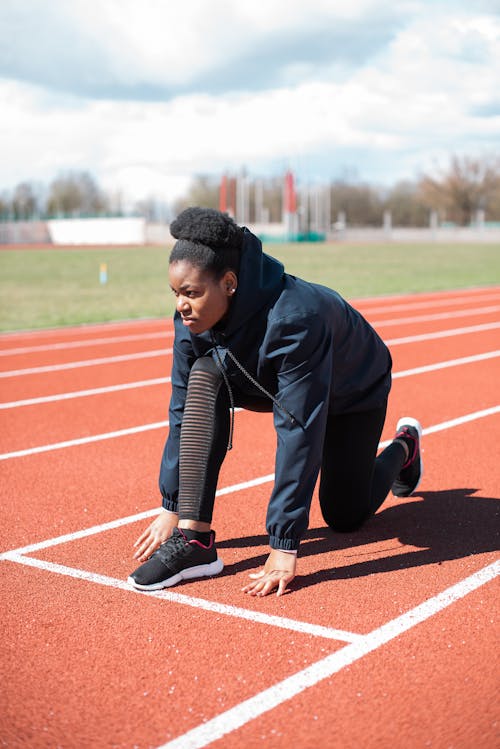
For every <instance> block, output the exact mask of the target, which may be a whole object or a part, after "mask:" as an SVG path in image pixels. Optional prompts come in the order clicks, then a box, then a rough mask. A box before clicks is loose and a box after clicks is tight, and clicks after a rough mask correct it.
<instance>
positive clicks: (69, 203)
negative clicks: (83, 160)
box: [47, 172, 108, 216]
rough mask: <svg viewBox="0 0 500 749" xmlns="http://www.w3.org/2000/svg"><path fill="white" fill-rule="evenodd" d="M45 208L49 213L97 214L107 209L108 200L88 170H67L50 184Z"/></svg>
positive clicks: (67, 214)
mask: <svg viewBox="0 0 500 749" xmlns="http://www.w3.org/2000/svg"><path fill="white" fill-rule="evenodd" d="M47 210H48V212H49V214H51V215H64V216H82V215H87V216H88V215H93V216H96V215H97V216H98V215H102V214H103V213H106V212H107V210H108V201H107V198H106V196H105V195H104V193H103V192H101V190H100V188H99V187H98V185H97V183H96V181H95V180H94V178H93V177H92V176H91V175H90V174H89V173H88V172H69V173H67V174H64V175H61V176H60V177H58V178H57V179H55V180H54V181H53V182H52V184H51V185H50V192H49V198H48V201H47Z"/></svg>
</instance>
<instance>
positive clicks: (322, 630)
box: [3, 552, 363, 642]
mask: <svg viewBox="0 0 500 749" xmlns="http://www.w3.org/2000/svg"><path fill="white" fill-rule="evenodd" d="M3 558H4V559H6V560H8V561H10V562H17V563H19V564H24V565H27V566H28V567H36V568H37V569H40V570H45V571H47V572H55V573H57V574H58V575H66V576H68V577H74V578H76V579H78V580H86V581H87V582H90V583H97V584H98V585H107V586H108V587H111V588H118V589H119V590H125V591H126V592H127V593H135V594H139V595H144V596H149V597H150V598H159V599H161V600H164V601H170V602H171V603H178V604H181V605H183V606H191V607H193V608H197V609H203V610H204V611H210V612H211V613H215V614H225V615H226V616H233V617H236V618H238V619H247V620H248V621H251V622H255V623H258V624H266V625H268V626H273V627H280V628H281V629H291V630H293V631H294V632H302V633H303V634H308V635H313V636H314V637H324V638H326V639H327V640H340V641H343V642H356V641H357V640H360V639H362V637H363V635H359V634H356V633H354V632H347V631H345V630H343V629H333V628H332V627H323V626H322V625H321V624H310V623H309V622H300V621H296V620H295V619H288V618H287V617H282V616H275V615H273V614H265V613H263V612H261V611H252V610H250V609H243V608H240V607H239V606H230V605H229V604H225V603H218V602H217V601H208V600H206V599H204V598H195V597H194V596H186V595H184V594H183V593H174V592H172V591H169V590H153V591H143V590H136V589H135V588H133V587H132V586H131V585H130V584H129V583H127V582H126V581H125V580H119V579H118V578H115V577H108V576H107V575H100V574H98V573H96V572H88V571H87V570H80V569H77V568H75V567H67V566H66V565H63V564H56V563H54V562H47V561H45V560H42V559H35V558H34V557H25V556H22V555H21V554H15V553H13V552H11V553H10V554H5V555H3Z"/></svg>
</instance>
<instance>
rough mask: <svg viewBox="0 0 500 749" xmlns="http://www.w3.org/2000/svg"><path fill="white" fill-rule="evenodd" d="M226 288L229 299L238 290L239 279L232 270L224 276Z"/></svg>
mask: <svg viewBox="0 0 500 749" xmlns="http://www.w3.org/2000/svg"><path fill="white" fill-rule="evenodd" d="M223 283H224V287H225V289H226V293H227V295H228V296H229V297H232V296H233V295H234V293H235V291H236V289H237V288H238V278H237V276H236V273H234V271H232V270H228V271H227V272H226V273H225V274H224V279H223Z"/></svg>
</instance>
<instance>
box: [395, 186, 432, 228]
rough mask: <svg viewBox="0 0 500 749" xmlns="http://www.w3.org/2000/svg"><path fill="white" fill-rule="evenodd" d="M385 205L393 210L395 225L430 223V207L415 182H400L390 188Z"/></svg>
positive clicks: (424, 224) (422, 224)
mask: <svg viewBox="0 0 500 749" xmlns="http://www.w3.org/2000/svg"><path fill="white" fill-rule="evenodd" d="M384 205H385V208H386V209H387V210H389V211H390V212H391V216H392V223H393V226H428V225H429V209H428V207H427V205H426V204H425V203H424V201H423V200H422V198H421V195H420V191H419V187H418V184H417V183H415V182H406V181H404V182H398V183H397V184H396V185H394V187H392V188H391V189H390V190H389V193H388V194H387V197H386V199H385V202H384Z"/></svg>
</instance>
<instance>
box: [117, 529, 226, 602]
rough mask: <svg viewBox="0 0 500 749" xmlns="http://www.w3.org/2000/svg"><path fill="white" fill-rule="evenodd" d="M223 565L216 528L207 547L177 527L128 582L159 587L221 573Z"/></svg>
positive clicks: (141, 587)
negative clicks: (216, 544) (218, 553)
mask: <svg viewBox="0 0 500 749" xmlns="http://www.w3.org/2000/svg"><path fill="white" fill-rule="evenodd" d="M223 567H224V564H223V562H222V559H220V558H219V557H218V556H217V549H216V548H215V533H214V531H211V532H210V543H209V544H208V546H204V545H203V544H202V543H200V541H196V540H193V541H188V539H187V538H186V536H185V535H184V533H183V532H182V530H181V529H180V528H174V530H173V531H172V535H171V536H170V538H169V539H167V541H165V542H164V543H162V544H161V546H160V547H159V549H157V550H156V551H155V552H154V554H152V555H151V556H150V558H149V559H148V560H147V562H144V564H141V566H140V567H138V568H137V569H136V570H135V572H133V573H132V574H131V575H130V577H129V578H128V582H129V583H131V584H132V585H133V586H134V588H139V590H160V589H161V588H168V587H170V586H171V585H175V584H176V583H179V582H181V580H191V579H193V578H195V577H207V576H208V575H218V574H219V572H221V571H222V568H223Z"/></svg>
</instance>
